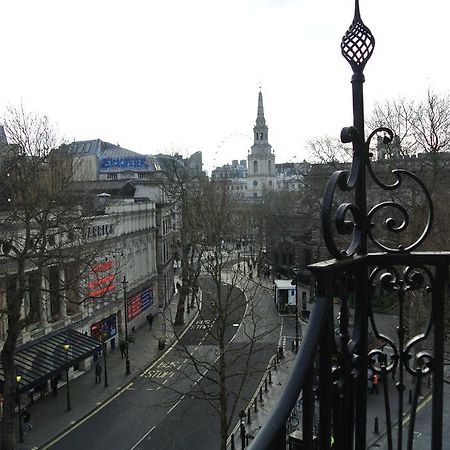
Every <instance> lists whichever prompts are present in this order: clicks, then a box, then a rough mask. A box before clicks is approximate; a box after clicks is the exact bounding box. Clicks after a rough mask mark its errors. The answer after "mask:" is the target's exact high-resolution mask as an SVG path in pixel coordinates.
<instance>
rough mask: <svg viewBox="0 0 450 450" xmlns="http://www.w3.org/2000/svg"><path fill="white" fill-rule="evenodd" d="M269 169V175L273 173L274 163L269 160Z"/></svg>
mask: <svg viewBox="0 0 450 450" xmlns="http://www.w3.org/2000/svg"><path fill="white" fill-rule="evenodd" d="M267 167H268V169H269V174H271V173H272V161H271V160H270V159H269V161H267Z"/></svg>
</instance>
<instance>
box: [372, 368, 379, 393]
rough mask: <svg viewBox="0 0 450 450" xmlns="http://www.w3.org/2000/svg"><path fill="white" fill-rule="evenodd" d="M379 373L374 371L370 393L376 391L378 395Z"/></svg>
mask: <svg viewBox="0 0 450 450" xmlns="http://www.w3.org/2000/svg"><path fill="white" fill-rule="evenodd" d="M378 381H379V380H378V374H377V373H374V374H373V377H372V387H371V389H370V393H371V394H373V393H374V392H375V394H377V395H378Z"/></svg>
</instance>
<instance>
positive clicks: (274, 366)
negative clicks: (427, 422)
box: [273, 356, 278, 370]
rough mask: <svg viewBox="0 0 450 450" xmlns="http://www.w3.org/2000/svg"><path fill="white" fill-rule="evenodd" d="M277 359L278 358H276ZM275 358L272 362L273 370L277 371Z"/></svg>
mask: <svg viewBox="0 0 450 450" xmlns="http://www.w3.org/2000/svg"><path fill="white" fill-rule="evenodd" d="M277 358H278V356H277ZM277 358H275V359H274V360H273V370H277Z"/></svg>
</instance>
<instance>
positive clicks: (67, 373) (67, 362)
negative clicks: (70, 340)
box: [63, 344, 71, 411]
mask: <svg viewBox="0 0 450 450" xmlns="http://www.w3.org/2000/svg"><path fill="white" fill-rule="evenodd" d="M63 348H64V351H65V352H66V379H67V411H70V410H71V407H70V388H69V357H68V354H69V349H70V344H64V345H63Z"/></svg>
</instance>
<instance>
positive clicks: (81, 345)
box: [0, 328, 102, 392]
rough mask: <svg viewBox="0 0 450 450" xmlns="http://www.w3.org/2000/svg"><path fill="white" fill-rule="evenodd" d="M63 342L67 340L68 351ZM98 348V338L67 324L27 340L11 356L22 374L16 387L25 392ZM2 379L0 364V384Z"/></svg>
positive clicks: (99, 349)
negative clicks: (56, 330)
mask: <svg viewBox="0 0 450 450" xmlns="http://www.w3.org/2000/svg"><path fill="white" fill-rule="evenodd" d="M65 344H69V349H68V350H67V352H66V350H65V349H64V346H65ZM101 348H102V343H101V342H99V341H97V340H96V339H93V338H91V337H89V336H86V335H85V334H82V333H79V332H78V331H75V330H72V329H70V328H68V329H65V330H61V331H58V332H55V333H51V334H48V335H46V336H43V337H42V338H39V339H36V340H33V341H31V342H27V343H26V344H24V345H23V346H21V347H18V348H17V349H16V353H15V356H14V360H15V363H16V370H17V374H18V375H20V376H21V377H22V378H21V380H20V383H19V391H20V392H26V391H29V390H30V389H32V388H35V387H37V386H42V384H43V383H45V382H46V381H47V380H49V379H51V378H52V377H54V376H57V375H59V374H60V373H61V372H62V371H63V370H65V369H66V367H71V366H73V365H75V364H78V363H79V362H81V361H83V360H85V359H86V358H88V357H89V356H91V355H94V354H96V353H99V352H100V351H101ZM3 380H4V377H3V368H0V382H1V385H3Z"/></svg>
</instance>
